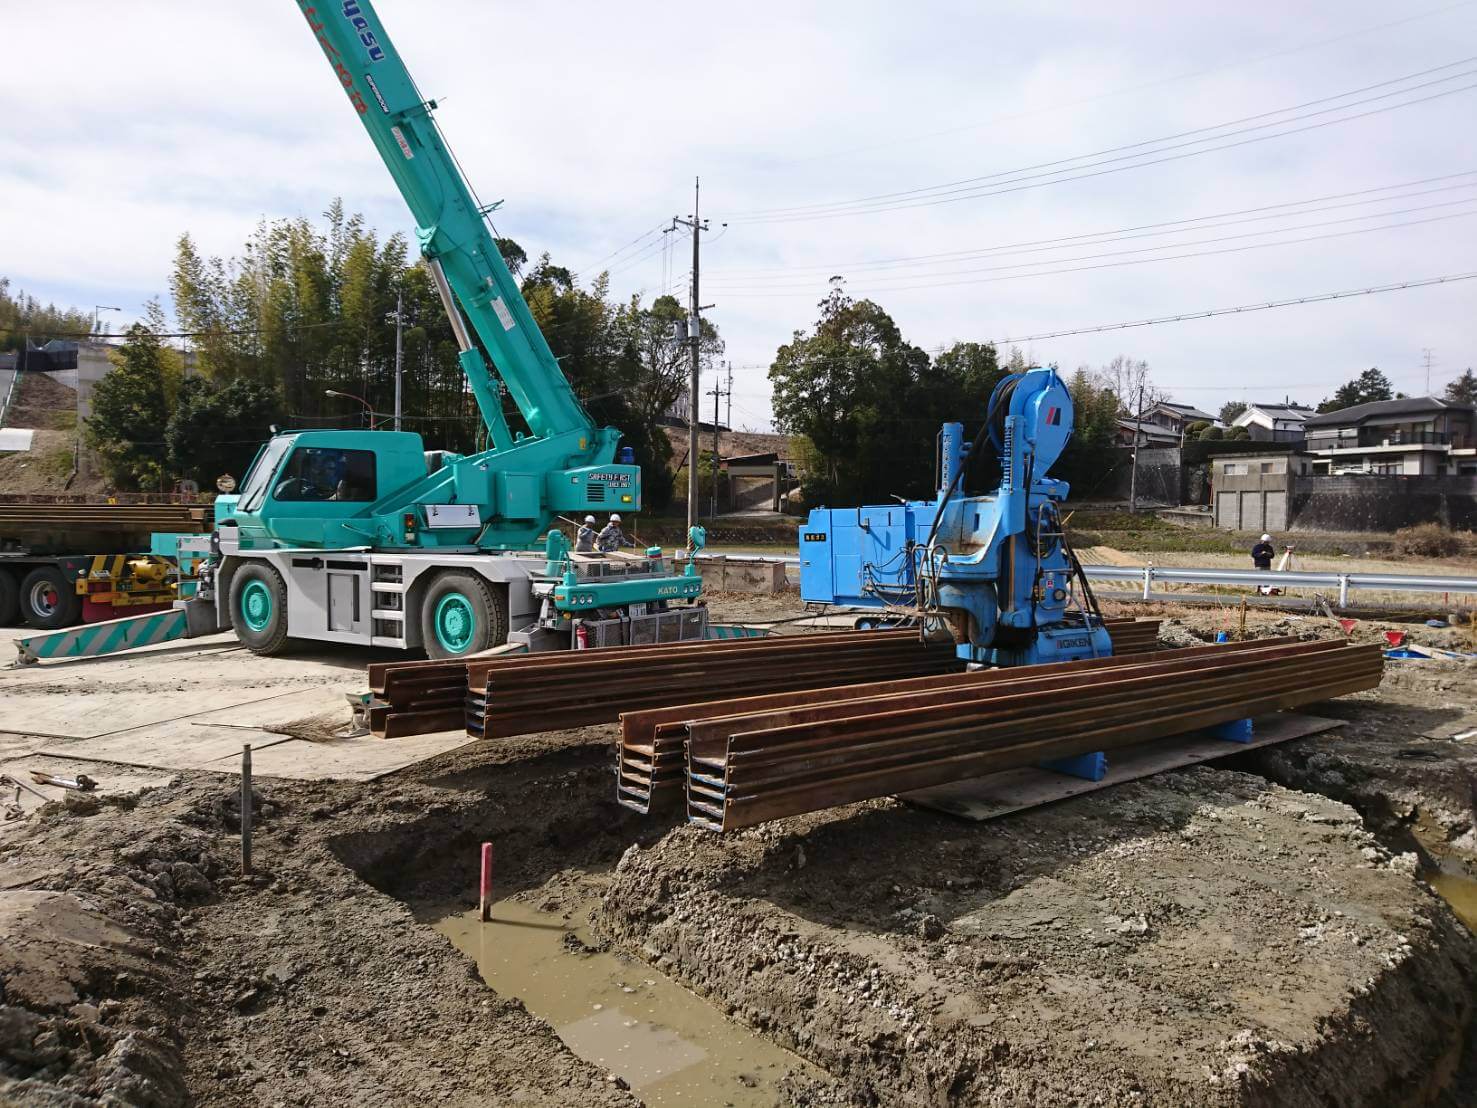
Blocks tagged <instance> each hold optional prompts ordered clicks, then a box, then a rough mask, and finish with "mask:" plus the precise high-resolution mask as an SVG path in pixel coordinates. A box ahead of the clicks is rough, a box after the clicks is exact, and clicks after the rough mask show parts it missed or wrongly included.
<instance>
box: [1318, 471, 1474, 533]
mask: <svg viewBox="0 0 1477 1108" xmlns="http://www.w3.org/2000/svg"><path fill="white" fill-rule="evenodd" d="M1431 522H1435V523H1439V524H1441V525H1442V526H1443V527H1450V528H1452V529H1453V530H1457V531H1470V530H1477V477H1394V476H1389V477H1386V476H1374V475H1370V476H1362V477H1298V478H1295V479H1294V480H1293V485H1292V499H1291V525H1292V528H1293V529H1294V530H1306V531H1320V530H1323V531H1396V530H1399V529H1400V528H1401V527H1413V526H1415V525H1416V524H1419V523H1431Z"/></svg>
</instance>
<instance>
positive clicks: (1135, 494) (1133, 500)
mask: <svg viewBox="0 0 1477 1108" xmlns="http://www.w3.org/2000/svg"><path fill="white" fill-rule="evenodd" d="M1143 420H1144V383H1143V381H1140V382H1139V404H1138V409H1137V414H1136V415H1135V416H1134V417H1133V467H1132V468H1131V469H1130V470H1129V473H1128V510H1129V512H1130V514H1131V513H1133V512H1135V511H1137V510H1138V506H1139V435H1140V432H1141V431H1142V429H1143Z"/></svg>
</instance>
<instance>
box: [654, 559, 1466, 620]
mask: <svg viewBox="0 0 1477 1108" xmlns="http://www.w3.org/2000/svg"><path fill="white" fill-rule="evenodd" d="M677 556H678V557H679V558H682V557H685V556H686V552H685V551H678V552H677ZM698 557H699V559H700V560H701V559H702V558H703V557H704V555H699V556H698ZM723 557H725V558H726V559H727V560H728V561H729V562H730V563H738V562H740V561H742V560H744V559H750V560H752V561H755V562H779V563H781V564H783V565H785V566H787V567H798V566H799V565H800V558H799V556H798V555H795V554H728V555H723ZM1082 569H1083V572H1084V573H1086V574H1087V576H1088V577H1090V578H1092V579H1093V580H1096V581H1132V582H1134V583H1135V584H1136V585H1138V586H1139V594H1140V596H1141V597H1142V598H1143V599H1144V600H1152V599H1154V598H1155V596H1156V595H1158V596H1173V594H1172V593H1159V594H1156V593H1155V592H1154V583H1155V582H1156V581H1157V582H1160V583H1162V584H1166V585H1168V584H1175V585H1243V586H1247V587H1249V588H1258V587H1260V586H1263V585H1273V586H1277V587H1278V588H1307V589H1321V590H1323V591H1325V592H1330V593H1337V595H1338V601H1337V606H1338V607H1340V608H1347V607H1348V606H1349V595H1350V594H1351V593H1355V592H1424V593H1470V594H1473V595H1477V577H1446V576H1439V575H1434V574H1407V573H1320V572H1312V571H1308V570H1260V569H1194V568H1188V567H1181V566H1155V565H1148V566H1099V565H1084V566H1083V567H1082Z"/></svg>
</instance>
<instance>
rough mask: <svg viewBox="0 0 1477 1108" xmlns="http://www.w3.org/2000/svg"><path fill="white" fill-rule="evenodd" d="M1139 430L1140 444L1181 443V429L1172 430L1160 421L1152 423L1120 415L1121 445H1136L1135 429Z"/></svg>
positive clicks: (1163, 444) (1145, 445)
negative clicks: (1159, 422)
mask: <svg viewBox="0 0 1477 1108" xmlns="http://www.w3.org/2000/svg"><path fill="white" fill-rule="evenodd" d="M1135 430H1137V431H1138V435H1137V438H1138V445H1139V446H1143V447H1150V446H1178V445H1179V444H1180V436H1181V432H1180V431H1171V430H1170V429H1169V428H1167V427H1165V426H1163V425H1162V424H1158V423H1151V422H1149V420H1147V419H1143V420H1137V419H1129V418H1128V417H1127V416H1119V417H1118V436H1117V442H1118V445H1119V446H1133V445H1134V438H1135V435H1134V431H1135Z"/></svg>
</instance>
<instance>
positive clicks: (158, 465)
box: [86, 305, 170, 488]
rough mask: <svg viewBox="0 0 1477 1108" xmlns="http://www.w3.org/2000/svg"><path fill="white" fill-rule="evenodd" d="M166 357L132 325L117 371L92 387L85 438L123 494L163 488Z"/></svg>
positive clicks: (147, 333)
mask: <svg viewBox="0 0 1477 1108" xmlns="http://www.w3.org/2000/svg"><path fill="white" fill-rule="evenodd" d="M156 307H157V305H156ZM168 353H170V352H168V351H166V350H165V349H164V348H163V346H162V345H161V344H160V341H159V338H158V335H157V333H156V332H155V331H153V330H150V328H149V327H148V326H146V325H145V324H143V323H135V324H134V325H133V326H132V327H130V328H129V329H128V331H127V333H126V338H125V340H124V343H123V346H122V347H121V348H120V349H119V350H118V351H117V352H116V353H115V354H113V355H112V358H113V363H114V366H115V368H114V369H113V370H112V371H111V372H110V373H108V374H107V375H106V376H105V377H104V378H103V379H102V380H101V381H99V382H98V383H97V384H96V385H94V386H93V390H92V414H91V415H90V416H88V417H87V420H86V426H87V435H88V438H89V439H90V440H91V442H92V444H93V446H94V447H95V448H96V449H97V453H98V458H99V460H100V461H101V463H102V467H103V469H104V471H105V472H106V473H107V474H108V476H109V478H110V479H111V480H112V481H113V482H114V483H115V484H117V485H119V486H121V487H123V488H140V487H148V488H159V487H160V486H161V485H162V484H163V479H164V442H163V430H164V425H165V423H166V422H167V420H168V417H169V408H168V404H167V402H166V399H165V378H166V376H167V375H168V373H169V370H168V366H167V363H168V360H169V359H168V357H167V354H168Z"/></svg>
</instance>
